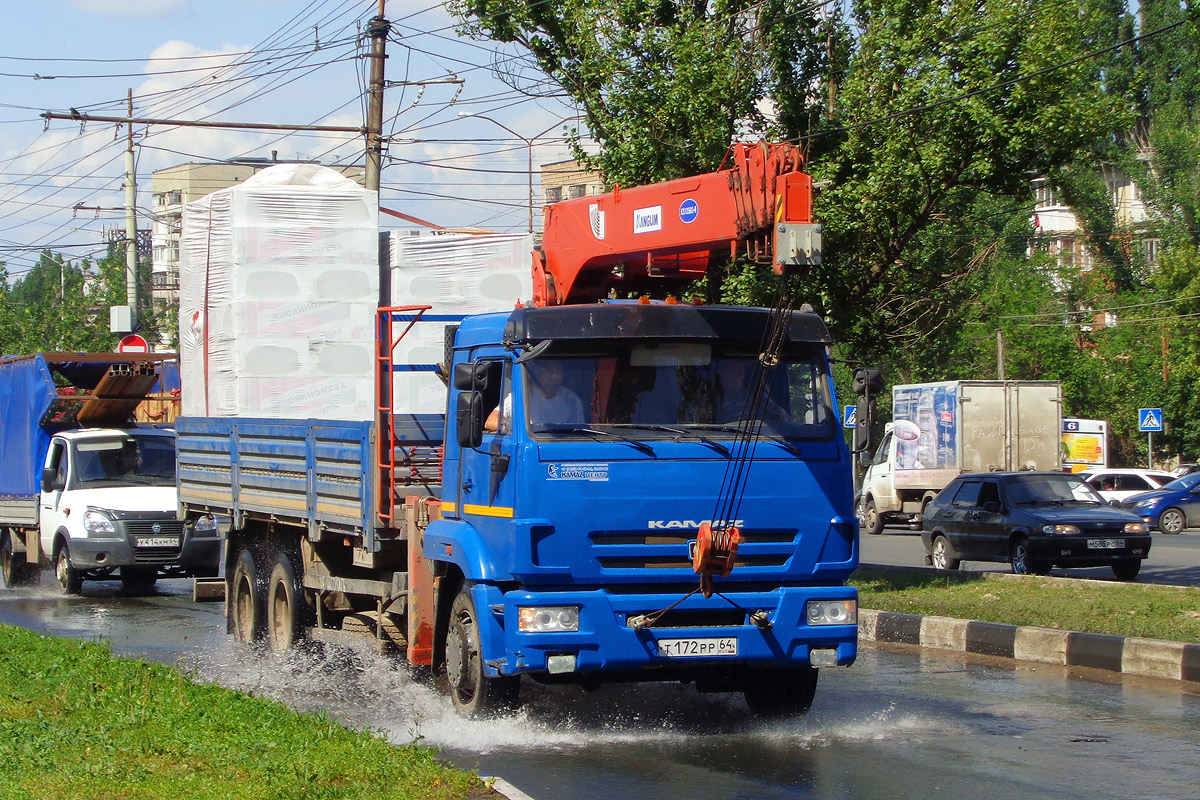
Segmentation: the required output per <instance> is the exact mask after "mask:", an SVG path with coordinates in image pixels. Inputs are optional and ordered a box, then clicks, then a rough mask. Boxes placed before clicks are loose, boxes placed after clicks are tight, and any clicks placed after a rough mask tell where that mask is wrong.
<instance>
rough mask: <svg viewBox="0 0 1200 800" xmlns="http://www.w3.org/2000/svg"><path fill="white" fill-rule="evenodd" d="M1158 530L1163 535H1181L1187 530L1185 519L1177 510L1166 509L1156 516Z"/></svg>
mask: <svg viewBox="0 0 1200 800" xmlns="http://www.w3.org/2000/svg"><path fill="white" fill-rule="evenodd" d="M1158 529H1159V530H1160V531H1162V532H1163V533H1183V532H1184V531H1185V530H1187V517H1185V516H1184V515H1183V512H1182V511H1180V510H1179V509H1178V508H1173V507H1172V508H1168V509H1167V510H1165V511H1163V512H1162V513H1161V514H1159V515H1158Z"/></svg>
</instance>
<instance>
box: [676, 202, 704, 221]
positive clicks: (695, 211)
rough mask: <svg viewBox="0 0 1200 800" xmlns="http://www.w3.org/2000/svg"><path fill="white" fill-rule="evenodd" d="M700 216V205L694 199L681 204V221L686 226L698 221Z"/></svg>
mask: <svg viewBox="0 0 1200 800" xmlns="http://www.w3.org/2000/svg"><path fill="white" fill-rule="evenodd" d="M698 216H700V204H699V203H697V202H696V201H695V200H693V199H692V198H690V197H689V198H688V199H687V200H684V201H683V202H682V203H680V204H679V219H680V220H682V221H683V224H684V225H690V224H692V223H693V222H695V221H696V217H698Z"/></svg>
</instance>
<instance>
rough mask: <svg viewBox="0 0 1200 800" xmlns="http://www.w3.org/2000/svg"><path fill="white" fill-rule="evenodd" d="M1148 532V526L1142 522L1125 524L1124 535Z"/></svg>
mask: <svg viewBox="0 0 1200 800" xmlns="http://www.w3.org/2000/svg"><path fill="white" fill-rule="evenodd" d="M1149 530H1150V526H1148V525H1147V524H1146V523H1144V522H1128V523H1126V524H1125V532H1126V533H1147V532H1148V531H1149Z"/></svg>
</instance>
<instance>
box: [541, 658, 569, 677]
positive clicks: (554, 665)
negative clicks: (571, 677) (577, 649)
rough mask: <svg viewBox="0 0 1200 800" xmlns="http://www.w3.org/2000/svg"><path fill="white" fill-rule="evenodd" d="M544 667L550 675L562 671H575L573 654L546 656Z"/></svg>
mask: <svg viewBox="0 0 1200 800" xmlns="http://www.w3.org/2000/svg"><path fill="white" fill-rule="evenodd" d="M546 669H548V670H549V671H550V674H551V675H558V674H559V673H562V672H574V671H575V656H573V655H557V656H546Z"/></svg>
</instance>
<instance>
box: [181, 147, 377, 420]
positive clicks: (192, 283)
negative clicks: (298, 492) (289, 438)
mask: <svg viewBox="0 0 1200 800" xmlns="http://www.w3.org/2000/svg"><path fill="white" fill-rule="evenodd" d="M378 298H379V249H378V199H377V195H376V193H375V192H372V191H367V190H365V189H363V188H362V187H360V186H358V185H357V184H356V183H354V182H353V181H351V180H349V179H347V178H345V177H344V176H342V175H341V174H340V173H338V172H336V171H335V170H332V169H329V168H327V167H321V166H319V165H315V164H281V165H278V166H274V167H270V168H268V169H265V170H262V171H261V172H258V173H257V174H255V175H254V176H253V177H251V178H249V179H248V180H246V181H245V182H243V183H241V184H238V185H236V186H232V187H229V188H227V189H222V190H220V191H217V192H214V193H212V194H210V195H208V196H206V197H204V198H202V199H200V200H198V201H196V202H193V203H189V204H188V205H187V207H186V208H185V210H184V224H183V235H182V241H181V252H180V276H179V313H180V328H179V330H180V378H181V384H182V396H183V414H184V415H185V416H206V417H233V416H241V417H266V418H276V419H296V418H320V419H334V420H366V419H370V418H371V417H372V416H373V414H374V377H373V376H374V370H375V362H374V338H375V308H376V306H377V304H378Z"/></svg>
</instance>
